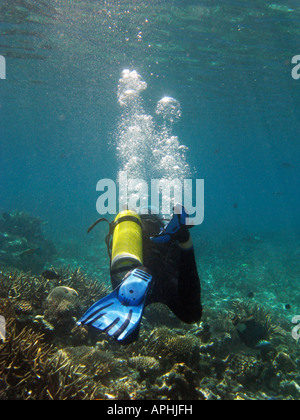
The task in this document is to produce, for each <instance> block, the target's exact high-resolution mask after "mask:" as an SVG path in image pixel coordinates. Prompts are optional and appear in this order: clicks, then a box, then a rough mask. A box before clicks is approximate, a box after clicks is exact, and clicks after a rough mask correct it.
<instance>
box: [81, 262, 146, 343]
mask: <svg viewBox="0 0 300 420" xmlns="http://www.w3.org/2000/svg"><path fill="white" fill-rule="evenodd" d="M151 281H152V276H151V275H150V274H148V273H146V272H145V271H143V270H142V269H139V268H137V269H135V270H133V271H131V272H130V273H129V274H128V275H127V276H126V277H125V278H124V280H123V282H122V283H121V284H120V286H118V287H117V289H115V290H114V291H113V292H112V293H111V294H109V295H108V296H106V297H105V298H103V299H101V300H99V301H98V302H97V303H95V304H94V305H93V306H92V307H91V308H90V309H89V310H88V311H87V312H86V313H85V314H84V315H83V317H82V318H81V319H80V320H79V321H78V323H77V325H81V324H84V325H91V326H93V327H94V328H97V329H98V330H101V331H103V332H105V333H107V334H108V335H110V336H111V337H114V338H115V339H116V340H117V341H124V340H126V339H127V338H128V337H129V336H130V335H131V334H133V333H134V332H135V331H136V330H137V328H138V327H139V324H140V321H141V318H142V315H143V310H144V305H145V301H146V297H147V293H148V290H149V286H150V284H151Z"/></svg>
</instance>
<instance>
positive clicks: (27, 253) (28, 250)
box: [19, 247, 41, 258]
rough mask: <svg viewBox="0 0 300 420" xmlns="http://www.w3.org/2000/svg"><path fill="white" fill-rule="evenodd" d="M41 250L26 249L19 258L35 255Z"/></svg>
mask: <svg viewBox="0 0 300 420" xmlns="http://www.w3.org/2000/svg"><path fill="white" fill-rule="evenodd" d="M40 250H41V248H40V247H39V248H29V249H25V251H22V252H20V254H19V257H21V258H22V257H25V256H28V255H33V254H35V253H36V252H37V251H40Z"/></svg>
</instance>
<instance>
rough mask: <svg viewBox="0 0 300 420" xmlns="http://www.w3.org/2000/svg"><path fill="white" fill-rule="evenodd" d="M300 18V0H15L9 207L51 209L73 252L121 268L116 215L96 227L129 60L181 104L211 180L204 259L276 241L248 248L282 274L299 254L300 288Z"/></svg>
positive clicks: (0, 99)
mask: <svg viewBox="0 0 300 420" xmlns="http://www.w3.org/2000/svg"><path fill="white" fill-rule="evenodd" d="M299 21H300V6H299V2H298V1H296V0H289V1H283V0H274V3H272V2H270V1H266V0H251V1H246V0H242V1H233V0H227V1H226V2H225V1H219V0H218V1H216V0H209V1H207V0H202V1H190V0H184V1H182V0H176V1H175V0H174V1H172V0H164V1H157V0H152V1H151V2H150V1H141V0H134V1H131V2H127V1H92V0H90V1H75V0H72V1H65V0H57V1H51V0H14V1H11V0H1V2H0V34H1V36H0V54H1V55H3V56H4V57H5V58H6V62H7V80H1V81H0V92H1V94H0V128H1V148H0V188H1V203H0V211H1V212H8V211H11V210H15V209H18V210H20V211H26V212H28V213H29V214H31V215H33V216H37V217H40V218H42V219H43V220H45V221H47V222H48V224H47V225H46V227H45V230H46V235H47V237H49V238H51V239H53V240H54V241H55V243H56V245H57V248H58V250H60V251H61V254H60V255H58V257H61V258H62V261H63V257H64V255H66V254H64V252H66V249H67V250H68V252H67V257H68V258H73V261H75V262H76V261H77V262H79V263H80V264H81V265H82V266H83V267H84V268H85V269H86V270H91V268H90V267H91V266H93V264H94V265H95V264H96V262H97V261H98V262H99V266H100V268H101V267H102V269H105V267H106V268H107V272H106V274H107V275H108V259H107V256H106V250H105V248H104V245H103V239H104V236H105V232H106V227H103V228H99V231H98V233H97V232H95V233H93V235H92V236H91V237H89V238H88V237H87V235H86V229H87V227H88V226H89V225H90V224H91V223H92V222H94V220H95V219H96V218H97V217H98V214H97V212H96V200H97V198H98V196H99V193H97V192H96V184H97V181H98V180H100V179H102V178H110V179H116V176H117V173H118V170H119V169H120V168H119V161H118V157H117V154H116V142H115V138H116V128H117V124H118V121H120V115H121V110H120V107H119V104H118V101H117V88H118V82H119V79H120V77H121V73H122V70H123V69H130V70H136V71H137V72H138V73H139V74H140V75H141V77H142V79H143V80H145V81H146V82H147V84H148V89H147V90H146V91H145V92H144V93H143V106H144V109H145V111H146V112H147V113H148V114H149V115H152V116H154V117H155V109H156V104H157V102H158V101H159V100H160V99H161V98H162V97H164V96H172V97H174V98H176V99H177V100H178V101H179V102H180V104H181V109H182V118H181V119H180V121H179V122H178V123H177V124H176V125H175V126H174V134H175V135H177V136H178V138H179V140H180V142H181V143H182V144H184V145H186V146H187V147H188V148H189V151H188V152H187V160H188V163H189V164H190V166H191V167H192V168H195V169H196V172H195V178H200V179H202V178H203V179H205V221H204V223H203V224H202V225H201V226H198V227H196V228H194V231H193V236H194V239H195V243H196V245H198V250H199V253H200V254H198V255H199V265H201V258H200V257H201V252H202V253H203V254H205V253H207V254H209V257H211V256H212V255H213V253H214V251H216V249H218V251H219V254H218V258H219V261H220V258H221V259H222V252H224V259H226V252H228V247H227V244H228V242H230V243H231V244H234V245H235V246H236V247H237V248H239V247H240V245H239V244H244V243H247V244H249V246H250V251H251V252H252V251H253V248H251V247H253V246H256V242H257V243H259V244H260V245H261V244H264V245H263V246H264V247H265V248H264V252H262V254H259V255H260V256H258V255H257V253H255V252H254V253H252V254H251V256H250V257H249V255H248V260H247V257H246V256H245V260H247V261H244V262H245V264H246V265H247V264H248V267H249V271H251V264H250V265H249V260H250V259H251V263H252V267H253V265H254V266H256V265H259V267H260V269H262V266H265V265H267V264H269V265H271V266H272V265H273V270H274V272H276V267H275V266H274V264H276V262H277V260H278V255H282V254H285V257H286V258H287V259H288V258H290V259H292V261H293V276H292V277H291V278H290V279H288V280H287V274H286V272H285V273H284V274H282V276H279V280H278V281H279V282H282V283H280V284H281V285H282V286H283V287H284V289H285V290H286V289H288V290H289V291H290V297H291V296H294V295H295V293H294V287H295V284H297V280H299V277H298V275H299V265H297V260H299V252H300V251H299V250H300V247H299V232H300V219H299V207H300V206H299V204H300V201H299V200H300V199H299V176H300V171H299V160H300V159H299V158H300V148H299V132H300V118H299V105H300V101H299V89H300V80H298V81H297V80H294V79H293V78H292V75H291V71H292V68H293V67H294V66H293V65H292V63H291V60H292V57H293V56H295V55H297V54H300V44H299V40H300V28H299ZM93 239H94V241H93ZM239 241H240V242H239ZM272 241H273V242H272ZM274 243H275V244H276V246H275V245H274ZM92 245H93V246H92ZM91 246H92V248H93V249H92V250H91ZM241 246H242V245H241ZM247 246H248V245H247ZM273 246H274V248H273ZM98 247H99V248H98ZM100 247H101V249H100ZM222 247H223V248H222ZM222 249H223V251H222ZM266 250H267V252H266ZM246 251H247V249H246ZM232 253H233V254H234V251H232ZM233 254H232V255H231V261H233V260H234V255H233ZM261 255H263V257H261ZM89 257H90V260H89V264H88V258H89ZM240 257H241V256H240ZM243 258H244V257H241V260H240V261H239V263H243V260H242V259H243ZM256 258H257V260H256ZM215 263H216V262H215ZM85 264H86V266H85ZM283 265H284V264H283ZM284 267H285V268H286V269H287V270H288V263H286V264H285V265H284ZM295 267H296V268H295ZM297 267H298V268H297ZM95 273H96V274H97V271H95ZM99 280H101V279H99ZM107 280H108V279H107ZM204 282H205V279H204ZM283 282H287V283H283ZM276 284H277V286H278V282H277V283H276ZM274 287H275V286H274ZM250 289H251V285H250V286H249V290H250ZM298 300H299V298H297V296H294V302H293V303H294V305H295V304H297V305H298V304H299V302H298ZM281 303H284V302H280V304H281Z"/></svg>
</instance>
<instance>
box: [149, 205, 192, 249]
mask: <svg viewBox="0 0 300 420" xmlns="http://www.w3.org/2000/svg"><path fill="white" fill-rule="evenodd" d="M187 218H188V214H187V212H186V210H185V208H184V207H183V206H182V205H181V204H176V206H175V207H174V214H173V217H172V219H171V220H170V222H169V223H168V224H167V226H166V227H165V228H164V229H163V230H162V231H161V232H160V233H159V234H158V235H156V236H152V237H151V238H150V239H151V241H153V242H155V243H168V242H170V241H179V242H180V243H184V242H187V241H188V240H189V238H190V233H189V231H188V229H190V228H192V226H187V224H186V222H187Z"/></svg>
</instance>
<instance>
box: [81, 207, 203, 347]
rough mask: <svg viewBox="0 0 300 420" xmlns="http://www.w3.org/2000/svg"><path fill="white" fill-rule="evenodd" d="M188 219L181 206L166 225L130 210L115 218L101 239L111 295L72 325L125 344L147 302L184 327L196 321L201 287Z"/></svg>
mask: <svg viewBox="0 0 300 420" xmlns="http://www.w3.org/2000/svg"><path fill="white" fill-rule="evenodd" d="M187 218H188V214H187V212H186V210H185V208H184V207H183V206H181V205H180V204H177V205H176V206H175V207H174V214H173V216H172V218H171V220H170V221H169V223H168V224H167V225H165V223H164V221H163V219H161V218H160V217H159V216H157V215H153V214H145V215H138V214H137V213H136V212H134V211H131V210H125V211H123V212H121V213H120V214H118V216H117V217H116V219H115V220H114V222H112V223H111V224H110V230H109V234H108V235H107V237H106V244H107V248H108V251H109V255H110V260H111V264H110V273H111V283H112V287H113V290H114V291H113V292H112V293H111V294H109V295H108V296H106V297H105V298H103V299H101V300H100V301H98V302H97V303H95V304H94V305H93V306H92V307H91V308H90V309H89V310H88V311H87V312H86V313H85V314H84V315H83V317H82V318H81V319H80V320H79V321H78V323H77V324H78V325H90V326H92V327H94V328H96V329H98V330H101V331H103V332H105V333H107V334H108V335H109V336H111V337H113V338H115V339H116V340H117V341H118V342H120V343H122V344H129V343H132V342H133V341H134V340H135V339H137V337H138V335H139V329H140V322H141V318H142V314H143V311H144V308H145V307H146V306H148V305H150V304H151V303H163V304H165V305H167V306H168V307H169V309H170V310H171V311H172V312H173V313H174V314H175V315H176V316H177V317H178V318H179V319H180V320H181V321H183V322H185V323H189V324H192V323H196V322H199V321H200V319H201V316H202V306H201V287H200V279H199V276H198V272H197V266H196V260H195V254H194V248H193V242H192V238H191V235H190V228H191V227H192V226H187V224H186V220H187ZM101 221H107V220H106V219H103V218H102V219H99V220H98V221H97V222H96V223H94V224H93V225H92V226H91V227H90V228H89V230H88V232H90V231H91V230H92V229H93V228H94V227H95V226H96V224H98V223H99V222H101ZM107 222H108V221H107Z"/></svg>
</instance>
